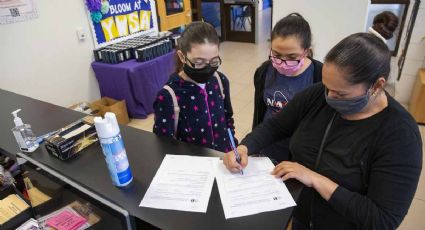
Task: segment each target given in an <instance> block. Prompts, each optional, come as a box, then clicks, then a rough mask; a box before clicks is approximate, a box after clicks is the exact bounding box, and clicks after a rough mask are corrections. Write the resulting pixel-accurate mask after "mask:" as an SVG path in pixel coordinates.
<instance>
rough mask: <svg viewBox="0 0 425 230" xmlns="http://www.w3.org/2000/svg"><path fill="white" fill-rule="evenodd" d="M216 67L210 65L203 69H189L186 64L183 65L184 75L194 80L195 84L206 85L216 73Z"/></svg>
mask: <svg viewBox="0 0 425 230" xmlns="http://www.w3.org/2000/svg"><path fill="white" fill-rule="evenodd" d="M217 69H218V67H211V66H210V65H206V66H205V67H204V68H201V69H195V68H192V67H190V66H189V65H187V64H184V65H183V71H184V73H185V74H186V75H187V76H188V77H190V78H191V79H192V80H194V81H195V82H196V83H200V84H204V83H207V82H208V81H209V80H210V79H211V77H212V76H213V74H214V73H215V71H217Z"/></svg>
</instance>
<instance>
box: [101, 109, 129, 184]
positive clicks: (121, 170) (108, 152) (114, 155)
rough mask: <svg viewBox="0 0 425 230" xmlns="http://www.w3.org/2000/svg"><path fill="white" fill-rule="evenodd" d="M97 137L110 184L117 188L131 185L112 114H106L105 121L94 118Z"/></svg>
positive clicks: (119, 136) (114, 118)
mask: <svg viewBox="0 0 425 230" xmlns="http://www.w3.org/2000/svg"><path fill="white" fill-rule="evenodd" d="M94 125H95V127H96V132H97V136H98V137H99V141H100V144H101V146H102V150H103V154H104V155H105V160H106V163H107V165H108V169H109V174H110V175H111V178H112V183H113V184H114V185H115V186H117V187H124V186H126V185H128V184H130V183H131V181H132V180H133V175H132V174H131V169H130V164H129V163H128V159H127V153H126V151H125V147H124V142H123V140H122V137H121V133H120V127H119V126H118V122H117V118H116V117H115V114H113V113H109V112H108V113H106V114H105V119H102V118H101V117H95V118H94Z"/></svg>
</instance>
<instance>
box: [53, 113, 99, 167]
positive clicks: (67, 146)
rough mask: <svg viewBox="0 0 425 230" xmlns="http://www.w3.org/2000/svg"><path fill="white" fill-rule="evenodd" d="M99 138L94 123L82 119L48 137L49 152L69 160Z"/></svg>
mask: <svg viewBox="0 0 425 230" xmlns="http://www.w3.org/2000/svg"><path fill="white" fill-rule="evenodd" d="M97 140H98V138H97V135H96V129H95V127H94V125H93V124H89V123H87V122H85V121H84V120H83V119H80V120H78V121H76V122H74V123H72V124H70V125H68V126H66V127H64V128H62V129H61V130H60V131H59V132H58V133H57V134H55V135H53V136H51V137H49V138H47V139H46V145H45V146H46V149H47V152H49V153H50V154H52V155H53V156H55V157H57V158H59V159H61V160H68V159H72V158H74V157H76V156H77V155H78V153H79V152H80V151H81V150H83V149H85V148H87V147H88V146H89V145H91V144H93V143H95V142H96V141H97Z"/></svg>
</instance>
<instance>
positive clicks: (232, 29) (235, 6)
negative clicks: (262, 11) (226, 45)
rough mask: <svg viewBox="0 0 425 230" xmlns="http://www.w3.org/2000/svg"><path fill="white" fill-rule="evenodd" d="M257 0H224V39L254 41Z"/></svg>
mask: <svg viewBox="0 0 425 230" xmlns="http://www.w3.org/2000/svg"><path fill="white" fill-rule="evenodd" d="M256 4H257V0H224V17H225V30H226V40H229V41H236V42H251V43H255V35H256V23H255V21H256V14H257V7H256Z"/></svg>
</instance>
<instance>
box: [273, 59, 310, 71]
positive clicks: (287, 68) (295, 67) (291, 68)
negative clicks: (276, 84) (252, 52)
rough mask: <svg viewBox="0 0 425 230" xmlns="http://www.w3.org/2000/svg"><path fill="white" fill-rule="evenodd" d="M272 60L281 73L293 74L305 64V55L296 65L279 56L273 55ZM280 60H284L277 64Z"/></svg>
mask: <svg viewBox="0 0 425 230" xmlns="http://www.w3.org/2000/svg"><path fill="white" fill-rule="evenodd" d="M271 61H272V65H273V67H274V68H275V69H276V70H277V71H278V72H279V73H280V74H283V75H285V76H293V75H294V73H295V72H297V71H298V70H300V69H301V67H302V66H303V65H304V57H302V58H301V59H300V61H299V63H298V64H296V65H287V64H286V62H284V61H282V60H280V59H279V58H276V57H273V56H271ZM279 62H282V63H280V64H277V63H279Z"/></svg>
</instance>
